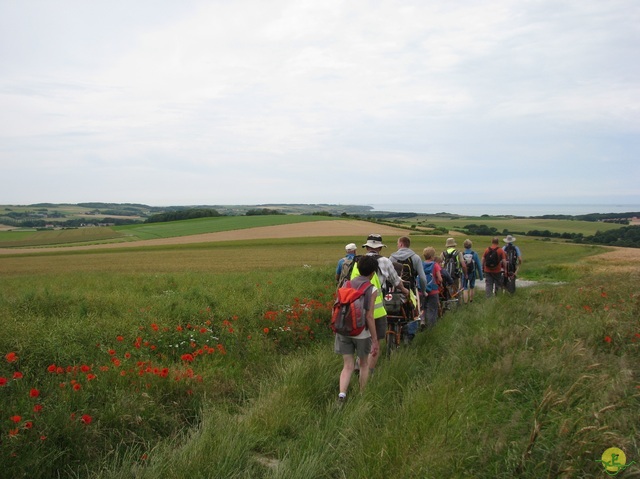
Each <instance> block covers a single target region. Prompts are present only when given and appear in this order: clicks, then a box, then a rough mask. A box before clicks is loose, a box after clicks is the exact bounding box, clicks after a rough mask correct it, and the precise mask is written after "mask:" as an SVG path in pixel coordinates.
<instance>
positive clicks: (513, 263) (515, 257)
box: [502, 235, 522, 293]
mask: <svg viewBox="0 0 640 479" xmlns="http://www.w3.org/2000/svg"><path fill="white" fill-rule="evenodd" d="M515 240H516V239H515V238H514V237H513V236H511V235H507V237H506V238H504V239H503V240H502V241H504V242H505V243H507V244H506V245H505V246H503V247H502V249H503V250H504V252H505V253H506V255H507V270H506V271H505V274H504V285H505V288H506V290H507V291H508V292H509V293H515V292H516V276H517V275H518V270H519V269H520V265H521V264H522V255H521V254H520V248H518V247H517V246H516V245H514V244H513V242H514V241H515Z"/></svg>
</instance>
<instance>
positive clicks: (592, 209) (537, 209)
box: [368, 203, 640, 217]
mask: <svg viewBox="0 0 640 479" xmlns="http://www.w3.org/2000/svg"><path fill="white" fill-rule="evenodd" d="M368 206H371V207H372V208H373V212H394V213H421V214H436V213H451V214H455V215H462V216H482V215H490V216H525V217H527V216H543V215H571V216H577V215H586V214H589V213H628V212H640V205H637V204H636V205H633V204H620V205H618V204H608V205H598V204H564V205H563V204H507V203H504V204H481V203H474V204H463V203H460V204H455V203H449V204H447V203H442V204H436V203H434V204H411V203H404V204H370V205H368Z"/></svg>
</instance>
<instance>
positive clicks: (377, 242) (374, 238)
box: [362, 234, 387, 249]
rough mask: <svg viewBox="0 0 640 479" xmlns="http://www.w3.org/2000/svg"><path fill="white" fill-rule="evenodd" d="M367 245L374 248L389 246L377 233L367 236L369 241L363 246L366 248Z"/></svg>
mask: <svg viewBox="0 0 640 479" xmlns="http://www.w3.org/2000/svg"><path fill="white" fill-rule="evenodd" d="M367 246H368V247H369V248H374V249H377V248H386V247H387V245H386V244H382V236H380V235H377V234H370V235H369V236H368V237H367V242H366V243H365V244H363V245H362V247H363V248H366V247H367Z"/></svg>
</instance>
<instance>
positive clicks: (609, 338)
mask: <svg viewBox="0 0 640 479" xmlns="http://www.w3.org/2000/svg"><path fill="white" fill-rule="evenodd" d="M611 341H612V340H611V336H605V337H604V342H605V343H610V342H611Z"/></svg>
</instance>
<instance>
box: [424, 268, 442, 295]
mask: <svg viewBox="0 0 640 479" xmlns="http://www.w3.org/2000/svg"><path fill="white" fill-rule="evenodd" d="M434 264H436V262H435V261H432V262H431V263H430V264H427V263H426V262H423V263H422V265H423V268H424V275H425V276H426V277H427V287H426V288H425V290H426V291H427V293H430V292H431V291H434V290H436V289H438V283H436V279H435V278H434V277H433V265H434Z"/></svg>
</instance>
